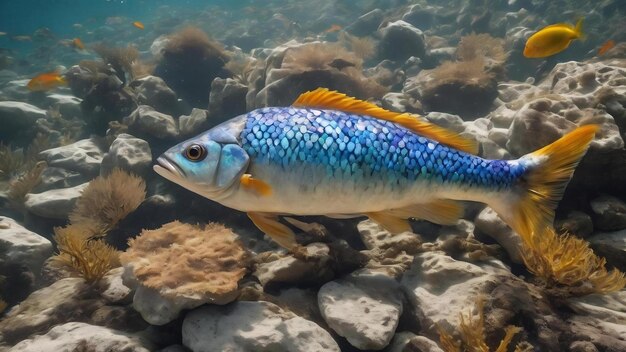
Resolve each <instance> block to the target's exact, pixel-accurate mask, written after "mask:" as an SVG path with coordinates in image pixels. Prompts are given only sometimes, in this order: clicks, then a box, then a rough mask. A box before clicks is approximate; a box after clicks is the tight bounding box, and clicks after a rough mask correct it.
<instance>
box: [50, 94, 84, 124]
mask: <svg viewBox="0 0 626 352" xmlns="http://www.w3.org/2000/svg"><path fill="white" fill-rule="evenodd" d="M46 101H47V102H48V103H49V104H50V105H52V106H57V107H58V108H59V112H60V113H61V115H63V118H65V119H70V118H74V117H81V116H82V114H83V113H82V110H81V107H80V103H81V102H82V101H83V100H82V99H80V98H77V97H75V96H73V95H65V94H49V95H47V96H46Z"/></svg>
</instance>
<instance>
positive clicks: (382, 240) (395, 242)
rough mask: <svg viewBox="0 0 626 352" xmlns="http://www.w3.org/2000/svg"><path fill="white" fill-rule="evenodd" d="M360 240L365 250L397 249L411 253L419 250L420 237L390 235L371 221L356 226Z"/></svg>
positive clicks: (401, 234)
mask: <svg viewBox="0 0 626 352" xmlns="http://www.w3.org/2000/svg"><path fill="white" fill-rule="evenodd" d="M357 229H358V231H359V235H361V240H362V241H363V244H365V247H366V248H367V249H374V248H381V249H387V248H398V249H402V250H405V251H407V252H413V251H415V250H417V248H419V245H420V242H421V240H420V237H419V235H416V234H414V233H412V232H403V233H398V234H392V233H391V232H389V231H387V230H385V229H384V228H382V227H381V226H380V225H378V224H377V223H375V222H374V221H372V220H363V221H361V222H360V223H359V224H358V225H357Z"/></svg>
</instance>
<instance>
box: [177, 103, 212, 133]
mask: <svg viewBox="0 0 626 352" xmlns="http://www.w3.org/2000/svg"><path fill="white" fill-rule="evenodd" d="M208 118H209V116H208V111H206V110H203V109H197V108H193V109H192V110H191V113H190V114H189V115H182V116H181V117H180V118H179V119H178V124H179V125H180V134H182V135H183V136H195V135H197V134H198V133H200V132H201V131H204V130H206V129H207V127H208Z"/></svg>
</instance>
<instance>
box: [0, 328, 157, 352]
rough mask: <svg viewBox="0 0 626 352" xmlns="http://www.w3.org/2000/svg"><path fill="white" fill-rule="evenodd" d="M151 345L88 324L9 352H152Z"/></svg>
mask: <svg viewBox="0 0 626 352" xmlns="http://www.w3.org/2000/svg"><path fill="white" fill-rule="evenodd" d="M153 348H154V346H152V345H151V344H150V343H148V342H147V341H145V340H144V339H142V338H140V337H139V336H135V335H132V334H129V333H125V332H123V331H118V330H113V329H109V328H106V327H103V326H95V325H90V324H85V323H67V324H63V325H59V326H56V327H54V328H52V329H51V330H50V331H48V333H46V334H45V335H38V336H35V337H34V338H32V339H28V340H24V341H22V342H20V343H18V344H17V345H15V346H13V348H11V349H10V350H9V351H10V352H34V351H37V352H59V351H94V352H107V351H125V352H149V351H151V350H152V349H153Z"/></svg>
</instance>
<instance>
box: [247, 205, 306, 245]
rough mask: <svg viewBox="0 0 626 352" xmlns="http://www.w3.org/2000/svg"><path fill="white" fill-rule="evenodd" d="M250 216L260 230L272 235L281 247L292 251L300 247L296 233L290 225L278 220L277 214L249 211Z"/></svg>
mask: <svg viewBox="0 0 626 352" xmlns="http://www.w3.org/2000/svg"><path fill="white" fill-rule="evenodd" d="M248 217H249V218H250V220H252V222H253V223H254V224H255V225H256V227H258V228H259V230H261V231H263V232H264V233H265V234H266V235H268V236H270V237H271V238H272V240H274V242H276V243H278V244H279V245H280V246H281V247H283V248H286V249H288V250H290V251H293V250H295V249H296V248H297V247H298V243H297V242H296V235H295V234H294V233H293V231H291V229H290V228H289V227H287V226H286V225H283V224H281V223H280V222H278V217H277V216H276V215H274V214H268V213H254V212H252V213H248Z"/></svg>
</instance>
